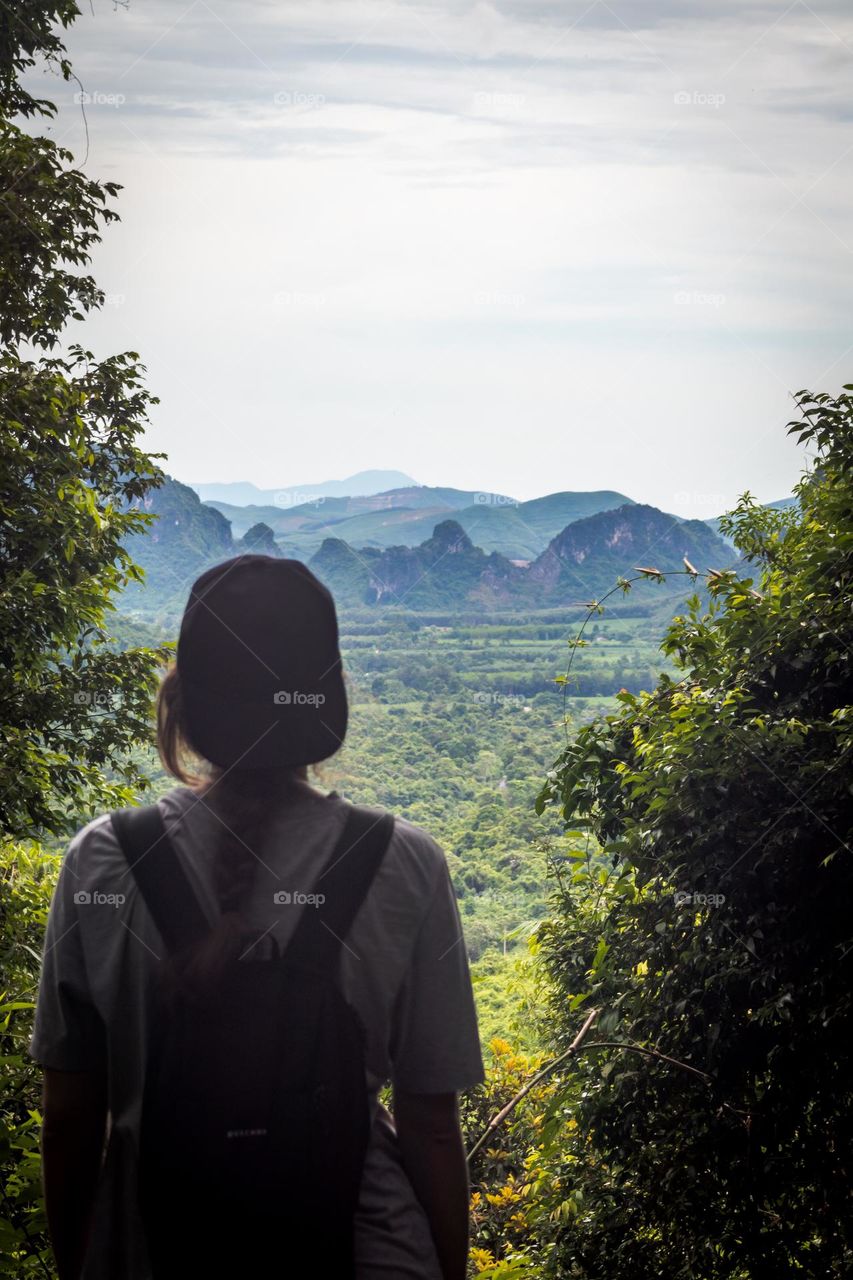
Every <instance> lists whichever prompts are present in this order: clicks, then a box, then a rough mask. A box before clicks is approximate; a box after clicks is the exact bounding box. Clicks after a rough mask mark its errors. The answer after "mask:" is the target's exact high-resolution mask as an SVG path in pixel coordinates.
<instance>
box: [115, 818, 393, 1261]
mask: <svg viewBox="0 0 853 1280" xmlns="http://www.w3.org/2000/svg"><path fill="white" fill-rule="evenodd" d="M112 823H113V826H114V828H115V831H116V834H117V835H118V838H119V841H120V843H121V846H122V849H123V850H124V853H125V856H126V858H127V860H128V862H129V863H130V866H131V869H132V871H133V874H134V877H135V879H136V882H137V884H138V885H139V889H140V891H141V893H142V895H143V897H144V899H145V901H146V903H147V904H148V907H149V909H150V911H151V914H152V915H153V917H154V920H155V922H156V924H157V926H158V928H159V930H160V933H161V934H162V936H163V939H164V942H165V943H166V945H167V947H168V948H169V952H170V954H175V953H178V952H180V951H181V950H182V949H183V948H184V947H187V946H191V945H192V944H193V943H194V942H196V941H197V940H198V939H199V938H201V937H202V936H203V935H204V934H206V933H207V932H208V930H209V928H210V926H209V924H208V922H207V919H206V918H205V916H204V913H203V912H202V910H201V907H200V906H199V904H198V901H197V899H196V896H195V894H194V893H193V890H192V888H191V886H190V883H189V881H188V879H187V877H186V875H185V873H184V871H183V868H182V867H181V864H180V863H179V862H178V860H177V858H176V856H175V852H174V849H173V847H172V845H171V843H170V841H169V837H168V835H167V834H166V831H165V828H164V826H163V822H162V819H161V817H160V813H159V811H158V809H157V806H156V805H150V806H148V807H145V808H137V809H122V810H119V811H117V812H116V813H113V814H112ZM393 829H394V819H393V817H392V816H391V815H390V814H387V813H384V812H382V811H381V810H377V809H368V808H365V807H362V806H358V807H357V806H354V805H350V806H349V813H348V815H347V820H346V824H345V827H344V830H343V833H342V835H341V837H340V839H339V840H338V842H337V844H336V846H335V848H334V850H333V852H332V855H331V857H330V858H329V859H328V862H327V863H326V866H325V868H323V870H322V871H321V872H319V873H318V876H317V880H316V882H315V886H313V887H312V890H313V889H316V890H317V892H318V895H319V894H322V895H323V896H324V898H325V901H324V902H323V903H322V905H319V906H318V905H311V904H309V905H302V906H301V907H300V908H299V909H300V910H301V911H302V916H301V918H300V920H299V923H298V925H297V928H296V930H295V932H294V934H293V935H292V938H291V941H290V943H289V944H288V946H287V947H286V948H285V951H284V954H283V955H276V956H274V957H273V958H272V959H257V960H253V959H252V957H253V955H254V954H255V952H256V951H257V948H252V949H250V950H249V951H248V955H247V956H246V958H245V959H240V960H234V961H232V962H231V963H230V964H229V965H228V967H227V968H226V971H225V976H224V978H223V979H222V980H221V981H220V982H219V984H218V985H217V986H216V989H215V990H213V991H212V992H211V993H210V995H209V996H207V995H205V996H204V997H203V998H202V999H201V1000H199V999H195V1000H194V1001H188V1000H186V999H183V1000H180V999H179V1001H178V1002H177V1003H176V1004H172V1005H169V1006H168V1007H167V1005H166V1004H165V1002H161V998H160V997H158V998H157V1003H156V1004H155V1010H154V1021H153V1023H152V1027H151V1037H150V1052H149V1057H148V1061H147V1063H146V1072H145V1090H144V1095H143V1107H142V1121H141V1129H140V1147H139V1165H138V1169H139V1204H140V1210H141V1213H142V1221H143V1225H144V1227H145V1232H146V1239H147V1243H148V1251H149V1255H150V1258H151V1265H152V1269H153V1276H154V1280H190V1277H194V1276H199V1277H204V1278H205V1280H214V1278H216V1277H220V1276H221V1277H222V1280H225V1278H226V1277H227V1280H238V1277H241V1276H243V1275H248V1274H252V1275H264V1276H266V1275H269V1276H281V1277H284V1276H293V1277H300V1280H301V1278H302V1277H305V1276H330V1277H335V1280H339V1278H340V1280H343V1278H344V1277H349V1276H352V1275H353V1274H354V1261H353V1217H354V1213H355V1209H356V1206H357V1203H358V1191H359V1185H360V1181H361V1174H362V1168H363V1164H364V1158H365V1153H366V1149H367V1142H368V1136H369V1111H368V1096H367V1085H366V1079H365V1065H364V1045H363V1031H362V1028H361V1026H360V1024H359V1021H358V1018H357V1016H356V1014H355V1012H354V1010H353V1009H352V1008H351V1007H350V1005H348V1004H347V1003H346V1001H345V1000H344V997H343V995H342V993H341V991H340V989H339V986H338V982H337V977H338V969H339V961H340V949H341V946H342V945H344V939H345V938H346V935H347V933H348V931H349V928H350V925H351V924H352V921H353V919H354V918H355V915H356V912H357V911H358V908H359V906H360V905H361V903H362V901H363V900H364V896H365V894H366V893H367V890H368V888H369V887H370V884H371V881H372V880H373V877H374V875H375V873H376V871H377V869H378V867H379V864H380V862H381V860H382V857H383V854H384V853H385V850H386V848H387V846H388V843H389V840H390V838H391V835H392V832H393ZM271 892H272V889H271ZM283 909H286V908H283ZM267 940H268V941H270V940H271V939H269V938H268V939H267ZM256 941H257V938H256V937H253V938H251V939H249V940H247V947H250V944H251V943H253V942H256ZM260 1268H263V1271H261V1270H260Z"/></svg>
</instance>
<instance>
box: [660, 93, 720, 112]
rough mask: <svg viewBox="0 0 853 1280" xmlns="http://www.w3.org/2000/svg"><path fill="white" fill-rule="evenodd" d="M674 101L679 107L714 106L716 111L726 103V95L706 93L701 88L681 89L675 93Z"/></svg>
mask: <svg viewBox="0 0 853 1280" xmlns="http://www.w3.org/2000/svg"><path fill="white" fill-rule="evenodd" d="M672 100H673V102H674V103H675V105H676V106H677V107H713V108H714V110H715V111H719V109H720V107H722V106H723V105H724V104H725V101H726V95H725V94H724V93H705V92H703V91H702V90H701V89H692V90H689V91H688V90H687V89H680V90H679V92H678V93H676V94H673V98H672Z"/></svg>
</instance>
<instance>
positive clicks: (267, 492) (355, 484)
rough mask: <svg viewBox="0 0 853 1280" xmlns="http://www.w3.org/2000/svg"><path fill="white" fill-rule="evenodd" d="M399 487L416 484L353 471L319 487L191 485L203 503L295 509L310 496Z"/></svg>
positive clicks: (400, 476)
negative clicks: (266, 505) (353, 473)
mask: <svg viewBox="0 0 853 1280" xmlns="http://www.w3.org/2000/svg"><path fill="white" fill-rule="evenodd" d="M401 485H415V486H416V485H417V481H416V480H413V479H412V477H411V476H407V475H406V474H405V472H403V471H357V472H356V474H355V475H353V476H348V477H347V478H346V480H323V481H322V482H321V483H320V484H291V485H280V486H279V487H278V488H277V489H259V488H258V487H257V485H254V484H250V483H249V482H248V481H247V480H231V481H226V482H224V483H222V484H215V483H211V484H193V485H191V486H190V487H191V488H192V489H194V490H195V491H196V493H197V494H198V496H199V497H200V498H201V499H202V501H204V502H229V503H232V504H233V505H235V506H240V507H245V506H249V505H250V504H251V505H254V506H263V505H264V504H266V503H269V504H270V505H277V506H284V505H287V506H295V505H297V504H299V503H301V502H306V501H307V500H308V499H309V498H314V497H336V498H341V497H348V496H352V497H357V496H359V495H361V494H369V493H382V492H383V491H385V490H387V489H394V488H399V487H400V486H401Z"/></svg>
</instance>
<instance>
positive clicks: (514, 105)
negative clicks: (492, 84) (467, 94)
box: [473, 89, 527, 111]
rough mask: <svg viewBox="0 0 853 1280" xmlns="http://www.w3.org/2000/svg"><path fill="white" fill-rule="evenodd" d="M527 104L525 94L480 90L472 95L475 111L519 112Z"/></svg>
mask: <svg viewBox="0 0 853 1280" xmlns="http://www.w3.org/2000/svg"><path fill="white" fill-rule="evenodd" d="M526 102H527V94H525V93H502V92H496V91H492V90H490V89H481V90H480V91H479V92H478V93H475V94H474V99H473V104H474V110H475V111H520V110H521V108H522V107H523V106H524V104H525V103H526Z"/></svg>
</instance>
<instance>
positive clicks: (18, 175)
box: [0, 0, 167, 1277]
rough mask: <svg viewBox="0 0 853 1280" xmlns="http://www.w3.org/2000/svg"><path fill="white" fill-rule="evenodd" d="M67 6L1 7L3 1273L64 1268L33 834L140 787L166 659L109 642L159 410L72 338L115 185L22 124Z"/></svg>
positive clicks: (137, 378) (151, 475)
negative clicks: (44, 1057) (52, 1224)
mask: <svg viewBox="0 0 853 1280" xmlns="http://www.w3.org/2000/svg"><path fill="white" fill-rule="evenodd" d="M78 13H79V10H78V8H77V5H76V4H74V3H71V2H70V0H54V2H53V3H39V2H38V0H19V2H18V3H17V4H16V5H15V6H14V7H12V6H10V5H6V4H3V5H0V106H1V107H2V112H0V185H2V190H3V196H2V199H0V288H1V289H2V292H3V299H4V307H3V312H2V318H0V337H2V340H3V344H4V351H3V354H2V355H1V356H0V518H2V525H1V526H0V637H2V638H0V708H2V710H0V724H2V734H3V751H2V754H1V755H0V867H2V876H3V895H2V900H0V995H2V999H0V1078H1V1079H0V1092H2V1096H3V1099H4V1101H3V1103H2V1104H0V1175H2V1205H0V1245H2V1247H0V1257H2V1261H0V1274H3V1275H10V1276H11V1275H14V1276H16V1277H20V1276H30V1275H40V1276H44V1275H46V1274H50V1273H51V1272H50V1262H49V1256H50V1255H49V1250H48V1249H47V1243H46V1237H45V1222H44V1214H43V1207H42V1203H41V1186H40V1166H39V1152H38V1106H39V1096H38V1087H39V1073H38V1071H37V1069H36V1068H35V1067H34V1065H33V1064H32V1063H30V1062H29V1060H28V1058H27V1057H26V1053H25V1049H26V1044H27V1041H28V1039H29V1034H30V1018H31V1012H32V994H33V991H34V989H35V986H36V983H37V978H38V958H39V952H40V942H41V937H42V934H43V929H44V923H45V917H46V912H47V907H48V904H49V900H50V890H51V886H52V882H53V876H54V875H55V873H56V871H57V869H58V858H56V857H53V858H50V857H49V856H48V855H47V854H46V852H45V850H44V849H43V848H42V846H41V845H40V844H38V843H37V842H38V840H39V839H41V838H43V837H44V836H46V835H51V834H53V835H58V834H61V833H65V832H68V831H69V830H71V829H73V828H74V827H75V826H79V825H80V823H81V819H82V818H84V817H86V816H88V815H89V814H91V813H92V811H93V810H95V809H105V808H114V807H116V806H117V805H121V804H125V803H128V802H129V801H130V800H131V799H132V798H133V796H134V793H135V791H136V790H137V789H138V788H141V787H143V786H144V785H145V783H146V780H145V776H144V774H143V772H142V770H141V768H140V765H139V763H138V762H137V759H136V758H135V757H134V751H137V752H138V749H139V747H140V746H141V744H143V743H145V742H146V741H147V740H148V739H149V737H150V722H151V699H152V694H153V691H154V689H155V687H156V683H157V676H158V671H159V668H160V667H161V666H162V664H163V662H164V661H165V659H166V657H167V649H166V648H165V647H164V648H160V649H148V648H139V647H136V648H125V649H124V650H122V648H121V646H120V645H117V644H115V645H114V644H112V643H111V640H110V635H109V630H108V614H109V610H110V609H111V608H112V596H113V594H114V593H115V592H117V591H119V590H120V589H121V588H122V587H123V586H124V585H125V584H126V583H127V582H128V581H130V580H132V579H138V578H139V576H140V571H139V570H138V569H137V568H136V566H135V565H134V564H133V561H132V559H131V557H130V555H129V554H128V552H127V551H126V550H125V547H124V545H123V544H124V540H125V539H126V538H127V537H128V536H129V535H131V534H133V533H134V532H139V531H141V530H142V529H144V528H145V527H146V526H147V524H148V523H149V521H150V519H151V517H150V516H148V515H147V514H146V513H144V512H143V511H141V510H140V509H139V506H138V504H139V503H140V502H141V500H143V499H144V497H145V495H146V493H147V492H148V491H149V490H150V489H151V488H152V487H153V486H155V485H157V484H158V483H160V481H161V479H162V473H161V472H160V470H159V468H158V467H157V466H156V464H155V462H154V461H153V459H152V458H151V457H149V456H148V455H146V454H145V453H144V452H143V451H142V450H141V449H140V448H139V447H138V446H137V444H136V437H137V436H138V435H139V433H140V432H141V431H142V429H143V426H144V423H145V419H146V414H147V410H148V407H149V406H150V405H151V404H153V403H156V401H155V400H154V399H153V397H151V396H150V395H149V393H148V392H147V391H146V390H145V388H144V385H143V378H142V374H143V367H142V366H141V365H140V364H139V358H138V356H137V355H136V353H135V352H125V353H123V354H119V355H115V356H111V357H109V358H107V359H104V360H101V361H97V360H95V358H94V356H93V355H92V354H91V352H89V351H86V350H85V349H84V348H83V347H81V346H79V345H77V344H74V345H71V346H69V347H68V349H67V351H66V353H65V354H63V355H54V354H49V353H52V352H53V350H54V349H58V348H60V342H61V334H62V331H63V329H64V327H65V325H66V324H67V322H68V321H71V320H81V319H83V318H84V317H85V315H86V313H87V312H89V311H91V310H92V308H94V307H98V306H100V305H101V303H102V302H103V294H102V293H101V291H100V290H99V289H98V287H97V285H96V283H95V281H94V280H93V279H92V277H91V276H90V275H88V274H87V273H86V271H85V268H86V266H87V265H88V263H89V261H90V253H91V249H92V247H93V246H94V245H95V244H96V243H97V241H98V240H99V238H100V233H101V229H102V227H103V226H104V225H106V224H107V223H109V222H110V221H112V220H113V219H114V218H115V217H116V216H117V215H116V214H115V212H114V211H113V210H112V209H110V208H109V207H108V205H109V202H110V200H111V199H112V198H113V197H114V196H115V195H116V193H117V191H118V188H117V187H116V185H115V184H114V183H99V182H97V181H94V180H92V179H90V178H88V177H86V176H85V175H84V174H83V173H81V172H80V171H79V170H78V169H76V168H75V167H74V165H73V156H72V155H71V153H70V152H68V151H66V150H64V149H62V148H60V147H58V146H56V144H55V143H54V142H52V141H51V140H50V139H49V138H46V137H43V136H38V135H37V134H35V133H29V132H27V131H26V129H25V128H23V127H22V126H21V124H18V123H15V118H18V119H19V120H21V121H22V122H23V124H26V123H27V122H28V121H33V120H35V119H38V118H44V117H50V116H52V115H54V114H55V110H56V108H55V106H54V105H53V104H52V103H51V102H49V101H46V100H44V99H36V98H34V97H33V96H32V95H31V94H30V93H28V92H27V90H26V89H25V88H24V87H23V84H22V81H21V76H22V74H23V73H24V72H26V71H27V70H28V69H30V68H32V67H34V66H36V65H37V64H38V63H39V62H43V63H44V64H45V67H46V69H48V70H50V71H53V72H54V73H56V74H58V75H59V76H61V77H62V79H64V80H66V81H68V80H70V79H73V78H74V76H73V72H72V71H71V68H70V65H69V63H68V60H67V58H66V56H65V51H64V48H63V45H62V40H61V35H60V34H57V27H59V28H60V29H61V28H64V27H67V26H68V25H69V23H70V22H72V21H73V20H74V18H75V17H76V16H77V15H78Z"/></svg>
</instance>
